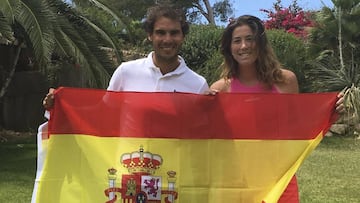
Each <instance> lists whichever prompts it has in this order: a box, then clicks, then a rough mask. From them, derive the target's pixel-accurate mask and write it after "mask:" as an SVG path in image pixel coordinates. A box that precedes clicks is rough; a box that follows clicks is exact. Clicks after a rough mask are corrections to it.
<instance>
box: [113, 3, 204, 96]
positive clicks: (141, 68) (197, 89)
mask: <svg viewBox="0 0 360 203" xmlns="http://www.w3.org/2000/svg"><path fill="white" fill-rule="evenodd" d="M188 30H189V25H188V24H187V22H186V21H185V15H184V14H183V13H182V12H181V10H176V9H173V8H171V7H170V6H156V7H153V8H150V9H149V10H148V14H147V19H146V21H145V31H146V32H147V38H148V40H149V41H150V42H151V43H152V46H153V49H154V51H152V52H151V53H150V54H149V55H148V57H147V58H143V59H138V60H134V61H129V62H125V63H122V64H121V65H120V66H119V67H118V68H117V70H116V71H115V72H114V74H113V76H112V78H111V80H110V84H109V87H108V90H112V91H142V92H158V91H161V92H174V91H176V92H190V93H205V91H207V90H208V84H207V83H206V80H205V79H204V78H203V77H202V76H200V75H198V74H196V73H195V72H194V71H192V70H190V69H189V68H188V67H187V65H186V64H185V61H184V59H183V58H182V57H180V56H178V53H179V50H180V48H181V45H182V43H183V42H184V39H185V35H186V34H187V33H188Z"/></svg>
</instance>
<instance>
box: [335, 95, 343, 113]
mask: <svg viewBox="0 0 360 203" xmlns="http://www.w3.org/2000/svg"><path fill="white" fill-rule="evenodd" d="M337 98H338V100H337V101H336V103H335V110H336V112H337V113H344V112H345V106H344V93H343V92H340V93H339V94H338V95H337Z"/></svg>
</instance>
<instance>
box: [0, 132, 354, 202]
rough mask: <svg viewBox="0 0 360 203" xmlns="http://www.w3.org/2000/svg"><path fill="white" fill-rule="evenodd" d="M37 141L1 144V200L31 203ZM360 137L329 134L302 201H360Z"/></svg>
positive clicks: (312, 162)
mask: <svg viewBox="0 0 360 203" xmlns="http://www.w3.org/2000/svg"><path fill="white" fill-rule="evenodd" d="M35 143H36V140H35V137H34V136H32V138H31V139H26V140H16V141H10V142H1V143H0V163H1V164H0V202H6V203H22V202H24V203H29V202H30V200H31V194H32V189H33V184H34V178H35V169H36V144H35ZM359 162H360V140H354V139H352V138H339V137H326V138H325V139H324V140H323V141H322V142H321V144H320V146H319V147H318V148H317V149H316V150H315V151H314V152H313V153H312V154H311V155H310V157H309V158H308V159H307V160H306V161H305V163H304V164H303V165H302V167H301V168H300V170H299V171H298V173H297V177H298V181H299V187H300V198H301V203H333V202H334V203H335V202H336V203H356V202H359V203H360V164H359Z"/></svg>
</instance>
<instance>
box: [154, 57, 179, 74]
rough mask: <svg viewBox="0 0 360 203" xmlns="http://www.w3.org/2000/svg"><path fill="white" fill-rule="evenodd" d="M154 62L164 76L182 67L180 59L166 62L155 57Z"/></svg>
mask: <svg viewBox="0 0 360 203" xmlns="http://www.w3.org/2000/svg"><path fill="white" fill-rule="evenodd" d="M153 61H154V64H155V65H156V66H157V67H159V68H160V71H161V73H162V74H163V75H165V74H167V73H170V72H172V71H174V70H175V69H176V68H177V67H178V66H179V65H180V60H179V58H178V57H176V58H175V57H174V58H172V59H168V60H164V59H159V58H156V57H155V55H153Z"/></svg>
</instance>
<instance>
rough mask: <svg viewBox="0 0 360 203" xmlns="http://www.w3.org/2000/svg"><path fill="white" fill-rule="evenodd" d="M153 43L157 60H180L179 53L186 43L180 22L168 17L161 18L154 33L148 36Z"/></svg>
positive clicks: (156, 23) (155, 26)
mask: <svg viewBox="0 0 360 203" xmlns="http://www.w3.org/2000/svg"><path fill="white" fill-rule="evenodd" d="M148 39H149V40H150V41H151V42H152V45H153V48H154V51H155V57H156V60H158V61H159V60H162V61H172V60H178V57H177V55H178V53H179V50H180V48H181V45H182V43H183V41H184V34H183V32H182V30H181V25H180V22H178V21H173V20H171V19H169V18H166V17H161V18H159V19H158V20H157V21H156V22H155V24H154V31H153V33H152V34H149V35H148Z"/></svg>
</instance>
